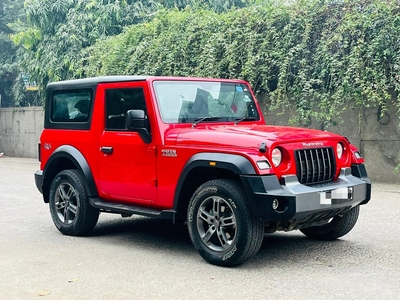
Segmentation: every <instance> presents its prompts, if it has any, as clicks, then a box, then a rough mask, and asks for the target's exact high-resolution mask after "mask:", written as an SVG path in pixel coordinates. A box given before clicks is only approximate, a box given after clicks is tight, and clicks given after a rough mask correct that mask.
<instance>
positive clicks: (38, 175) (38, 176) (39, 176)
mask: <svg viewBox="0 0 400 300" xmlns="http://www.w3.org/2000/svg"><path fill="white" fill-rule="evenodd" d="M35 184H36V187H37V189H38V190H39V192H40V193H42V194H43V171H41V170H39V171H36V172H35Z"/></svg>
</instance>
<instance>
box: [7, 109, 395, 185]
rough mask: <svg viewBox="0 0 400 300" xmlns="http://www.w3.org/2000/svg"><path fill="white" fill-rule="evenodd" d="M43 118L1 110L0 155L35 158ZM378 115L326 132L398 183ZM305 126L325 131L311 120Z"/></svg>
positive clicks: (362, 114) (270, 114)
mask: <svg viewBox="0 0 400 300" xmlns="http://www.w3.org/2000/svg"><path fill="white" fill-rule="evenodd" d="M262 106H264V107H263V111H264V112H265V119H266V121H267V123H268V124H270V125H287V124H288V120H289V117H288V115H287V114H283V115H280V114H279V113H278V112H276V111H268V109H267V107H265V105H262ZM43 115H44V112H43V108H42V107H27V108H23V109H22V108H1V109H0V152H4V154H5V155H7V156H16V157H30V158H37V144H38V142H39V137H40V132H41V131H42V129H43ZM379 115H380V114H379V112H378V109H377V108H368V109H363V110H348V111H346V112H345V114H344V115H343V123H342V124H340V125H338V126H330V127H329V128H327V130H328V131H332V132H336V133H339V134H341V135H345V136H347V137H348V138H349V140H350V141H351V142H352V143H353V144H354V145H356V146H357V147H358V148H359V149H360V150H361V153H362V154H363V156H364V157H365V159H366V166H367V170H368V175H369V176H370V178H371V179H372V180H373V181H376V182H386V183H400V174H397V175H394V174H393V170H394V168H395V167H396V166H397V164H398V163H399V162H400V128H399V117H398V116H397V114H396V108H395V107H389V112H388V114H387V115H385V116H384V117H383V118H379ZM308 127H310V128H317V129H325V128H321V123H319V122H315V121H313V122H312V123H311V124H310V126H308Z"/></svg>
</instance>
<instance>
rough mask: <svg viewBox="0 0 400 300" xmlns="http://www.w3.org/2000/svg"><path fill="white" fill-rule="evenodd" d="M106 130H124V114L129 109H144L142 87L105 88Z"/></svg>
mask: <svg viewBox="0 0 400 300" xmlns="http://www.w3.org/2000/svg"><path fill="white" fill-rule="evenodd" d="M105 102H106V111H105V118H106V123H105V127H106V128H105V129H106V130H126V128H125V115H126V112H127V111H128V110H130V109H141V110H144V111H145V113H146V112H147V110H146V102H145V98H144V92H143V89H142V88H124V89H107V90H106V98H105Z"/></svg>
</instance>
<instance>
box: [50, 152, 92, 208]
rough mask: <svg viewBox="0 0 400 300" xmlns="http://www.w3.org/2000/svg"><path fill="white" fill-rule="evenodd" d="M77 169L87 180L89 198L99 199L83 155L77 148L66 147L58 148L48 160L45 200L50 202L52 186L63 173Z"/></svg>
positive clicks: (86, 187)
mask: <svg viewBox="0 0 400 300" xmlns="http://www.w3.org/2000/svg"><path fill="white" fill-rule="evenodd" d="M67 169H77V170H79V171H81V173H82V174H83V176H84V178H85V189H86V192H87V194H88V196H89V197H97V195H98V193H97V188H96V185H95V182H94V178H93V174H92V171H91V169H90V167H89V164H88V162H87V160H86V158H85V157H84V156H83V154H82V153H81V152H80V151H79V150H78V149H76V148H75V147H72V146H69V145H64V146H61V147H59V148H57V149H56V150H55V151H54V152H53V153H52V155H51V156H50V158H49V159H48V161H47V163H46V166H45V167H44V171H43V199H44V202H46V203H48V202H49V191H50V185H51V182H52V181H53V178H54V177H55V176H56V175H57V174H58V173H59V172H61V171H63V170H67Z"/></svg>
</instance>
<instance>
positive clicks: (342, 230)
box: [300, 206, 360, 241]
mask: <svg viewBox="0 0 400 300" xmlns="http://www.w3.org/2000/svg"><path fill="white" fill-rule="evenodd" d="M359 212H360V207H359V206H356V207H354V208H352V209H351V210H349V211H348V212H346V213H344V214H342V215H338V216H336V217H333V218H332V220H331V221H330V222H329V223H328V224H324V225H321V226H314V227H308V228H303V229H300V231H301V232H302V233H303V234H304V235H306V236H307V237H309V238H312V239H315V240H324V241H333V240H336V239H338V238H340V237H342V236H344V235H346V234H347V233H349V232H350V230H352V229H353V227H354V225H356V223H357V219H358V215H359Z"/></svg>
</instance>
